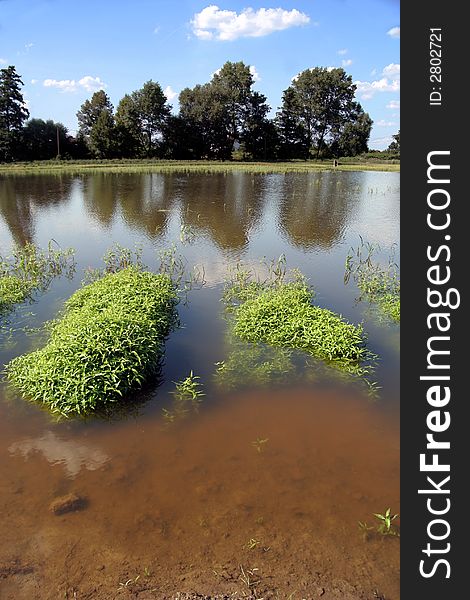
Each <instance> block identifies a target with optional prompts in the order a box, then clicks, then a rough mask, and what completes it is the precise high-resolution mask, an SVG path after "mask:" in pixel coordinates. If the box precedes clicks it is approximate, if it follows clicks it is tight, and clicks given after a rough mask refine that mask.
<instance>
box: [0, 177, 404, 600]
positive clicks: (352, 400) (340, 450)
mask: <svg viewBox="0 0 470 600" xmlns="http://www.w3.org/2000/svg"><path fill="white" fill-rule="evenodd" d="M182 226H183V240H182V239H181V227H182ZM359 236H362V238H363V239H364V240H365V241H368V242H372V243H380V244H381V245H382V247H383V252H382V256H384V257H386V256H387V255H388V252H389V251H390V248H391V246H392V244H394V243H396V242H398V239H399V175H398V174H396V173H377V172H357V173H356V172H321V173H312V174H286V175H283V174H273V175H258V174H256V175H253V174H244V173H231V174H212V175H195V174H191V175H186V174H165V175H161V174H135V175H134V174H120V175H116V174H93V175H83V176H67V175H60V176H28V177H9V178H0V250H1V251H2V253H8V250H9V248H10V246H11V244H12V242H13V241H15V242H18V243H24V242H25V241H33V242H35V243H37V244H39V245H41V246H45V245H46V244H47V242H48V241H49V240H50V239H54V240H56V241H57V243H59V244H60V245H61V246H62V247H66V246H72V247H74V248H75V249H76V252H77V272H76V276H75V278H74V279H73V280H71V281H69V280H67V279H64V278H62V279H58V280H56V281H54V282H53V284H52V285H51V287H50V289H49V291H48V292H46V293H45V294H43V295H42V296H41V297H40V298H38V299H37V302H35V303H33V304H31V305H29V306H25V307H22V308H21V309H20V310H18V311H17V312H16V313H15V314H14V315H12V317H11V323H10V325H11V326H13V327H14V326H16V325H18V324H21V325H28V326H38V325H40V324H41V323H42V322H43V321H45V320H47V319H49V318H51V317H53V316H54V315H55V314H56V312H57V310H58V309H59V308H60V306H61V304H62V302H63V300H64V299H66V298H67V297H68V296H69V295H70V294H71V293H72V292H73V291H74V290H75V289H76V288H77V287H78V286H79V285H80V280H81V278H82V276H83V271H84V269H86V268H87V267H98V266H100V264H101V257H102V255H103V254H104V252H105V251H106V249H107V248H109V247H110V246H111V245H112V244H113V243H114V242H119V243H121V244H123V245H125V246H128V247H129V246H133V245H134V244H135V243H139V244H141V245H142V246H143V248H144V260H145V262H146V263H147V264H148V265H149V266H150V267H152V266H153V265H156V263H157V258H156V252H157V251H158V250H161V249H164V248H168V247H169V246H170V245H171V243H173V242H174V243H176V245H177V248H178V251H179V252H181V253H182V254H183V255H184V256H185V258H186V260H187V263H188V269H190V268H191V267H192V266H194V265H197V266H198V268H199V270H201V271H202V270H203V271H204V274H205V279H206V285H205V286H204V287H203V288H202V289H194V290H193V291H191V292H190V293H189V296H188V300H189V302H188V304H187V305H183V304H180V306H179V312H180V317H181V320H182V323H183V325H184V327H182V328H181V329H179V330H177V331H176V332H174V333H173V334H172V335H171V336H170V338H169V340H168V342H167V345H166V359H165V364H164V366H163V371H162V378H161V381H159V382H158V385H157V383H156V384H154V385H149V386H147V387H146V389H145V390H143V391H142V392H141V393H139V394H136V397H135V398H134V399H133V400H134V403H133V408H132V409H131V408H129V409H128V410H127V409H126V410H124V411H121V413H120V415H119V416H116V418H115V419H113V420H111V421H103V420H93V419H90V420H87V421H85V422H79V421H68V422H62V423H56V422H55V421H54V419H52V418H51V417H50V416H49V415H48V414H47V412H45V411H44V410H41V409H40V408H38V407H36V406H33V405H30V404H27V403H26V402H24V401H23V400H22V399H21V398H18V397H17V396H16V395H15V394H14V392H12V390H10V389H8V388H7V387H6V386H5V385H3V387H0V401H1V402H0V448H1V452H0V481H1V484H0V485H1V489H2V494H1V504H2V506H1V509H2V515H3V519H2V523H1V526H0V529H1V531H0V535H1V538H2V540H3V543H2V545H1V549H0V575H2V576H1V577H0V595H1V594H3V595H1V597H2V598H3V596H5V597H6V598H10V597H11V598H23V597H24V598H31V597H38V598H49V597H50V598H58V597H70V598H73V597H74V595H73V594H76V597H77V598H88V597H89V598H112V597H114V595H116V597H120V596H121V595H122V596H123V597H126V594H135V595H136V597H142V598H146V597H149V598H153V597H155V598H164V597H171V594H174V593H176V592H178V591H199V592H201V593H215V592H220V593H222V592H225V593H228V592H233V593H235V592H238V594H239V595H240V596H241V595H242V594H243V593H245V594H247V593H248V592H249V591H250V590H251V591H252V592H253V591H254V590H256V593H257V594H258V597H262V596H263V595H264V597H276V596H275V595H273V594H274V593H275V592H277V593H278V597H281V598H282V597H286V598H287V597H288V596H289V594H292V593H295V594H294V595H293V596H292V598H300V597H302V598H307V597H318V596H319V595H322V596H323V597H324V598H339V597H343V598H361V597H372V594H374V593H377V594H379V595H378V596H376V597H380V594H382V595H384V596H385V597H386V598H387V599H396V598H398V579H399V574H398V549H399V540H398V539H397V538H383V537H380V536H369V537H368V539H366V540H365V539H363V536H362V535H361V532H360V531H359V528H358V521H367V522H369V523H370V524H371V525H372V524H373V522H374V517H373V516H372V513H374V512H383V511H384V510H385V509H386V508H388V507H389V506H390V507H392V510H393V511H394V512H399V397H398V383H399V381H398V380H399V328H398V327H397V326H395V325H390V324H384V323H381V322H379V321H378V320H377V318H376V315H375V313H374V311H373V310H371V309H370V307H368V306H367V305H365V304H364V303H358V302H356V298H357V296H358V291H357V289H356V288H355V286H354V284H353V282H351V283H349V284H348V285H347V286H345V285H344V283H343V274H344V262H345V258H346V255H347V253H348V250H349V249H350V247H351V246H358V245H359V243H360V237H359ZM281 253H284V254H285V256H286V259H287V265H288V267H297V268H299V269H300V270H301V271H302V272H303V273H304V274H305V275H307V276H308V277H309V279H310V282H311V283H312V284H313V286H314V288H315V290H316V301H317V302H318V303H319V304H320V305H321V306H325V307H328V308H330V309H332V310H335V311H337V312H340V313H341V314H343V315H344V316H345V317H346V318H347V319H349V320H351V321H352V322H359V321H363V322H364V328H365V330H366V332H367V334H368V339H369V342H368V343H369V347H370V348H371V349H372V350H373V351H374V352H375V353H377V354H378V355H379V357H380V361H379V364H378V367H377V373H376V379H377V380H378V383H379V385H380V386H381V390H380V398H379V399H376V400H374V401H372V400H371V399H370V398H369V397H368V396H367V395H366V394H365V393H364V392H363V391H361V390H360V389H355V388H354V389H353V388H352V387H351V386H350V385H347V384H344V383H341V382H335V380H334V379H333V380H332V379H331V378H328V379H325V375H324V373H323V371H322V370H321V369H316V368H315V367H310V368H308V369H306V370H305V369H304V370H303V371H302V373H303V374H304V375H306V376H305V377H294V376H293V375H292V374H289V375H288V377H287V378H286V381H284V382H282V384H280V385H276V386H271V387H266V386H264V387H260V386H257V385H256V384H255V383H254V382H253V381H249V380H248V378H247V377H245V378H242V379H244V380H242V381H238V382H235V384H236V385H235V388H234V389H230V390H229V389H226V386H224V385H223V384H224V382H223V381H222V385H221V382H220V380H217V378H215V376H214V373H215V370H216V367H215V363H216V362H218V361H221V360H225V361H228V360H229V358H230V353H231V352H232V351H234V348H233V345H231V344H230V340H228V339H227V336H226V322H225V320H224V318H223V305H222V303H221V302H220V297H221V292H222V287H223V279H224V277H225V275H226V273H227V269H228V268H229V267H230V266H231V265H234V264H235V263H236V261H237V260H239V259H241V260H243V262H245V263H246V264H249V265H252V266H253V267H256V268H258V267H259V264H260V260H261V259H262V258H263V257H267V258H268V259H271V258H277V257H278V256H279V255H280V254H281ZM31 312H32V313H34V314H33V315H31V314H30V313H31ZM37 343H38V340H37V339H36V338H35V336H31V335H25V334H24V333H21V332H17V333H16V334H15V335H14V337H13V339H12V340H10V341H9V343H8V345H3V347H2V349H0V362H1V363H2V364H4V363H6V362H7V361H8V360H10V359H11V358H12V357H13V356H16V355H18V354H20V353H21V352H24V351H26V350H27V349H29V348H31V347H32V345H34V344H37ZM247 352H249V349H248V350H246V349H245V350H244V349H243V348H241V349H240V348H238V353H237V354H236V355H234V358H235V360H236V361H239V362H240V365H241V364H242V363H243V360H245V363H246V364H244V365H243V368H244V369H248V371H249V370H250V360H252V356H251V355H250V354H249V353H247ZM297 360H298V361H299V360H300V361H301V360H302V357H297ZM190 370H193V371H194V372H195V373H196V374H197V375H199V376H200V377H201V381H202V382H203V384H204V391H205V393H206V396H205V397H204V399H203V401H202V402H201V404H200V405H199V407H198V410H193V409H192V408H191V407H189V409H188V410H187V411H185V412H184V413H181V411H179V412H178V407H177V406H175V404H174V401H173V397H172V396H171V394H170V392H171V391H172V389H174V386H173V384H172V382H173V381H176V380H180V379H183V378H184V377H186V376H187V375H188V373H189V371H190ZM248 371H247V372H248ZM225 383H226V382H225ZM163 409H166V410H167V411H169V413H170V414H171V415H173V416H174V417H175V418H174V420H173V421H171V422H170V421H169V419H168V413H167V418H165V416H164V413H163ZM178 416H179V417H181V418H178ZM256 440H267V441H266V442H259V441H258V443H256ZM253 442H255V443H253ZM69 492H75V493H77V494H80V495H81V496H83V497H84V498H86V500H87V504H86V506H85V507H84V508H83V510H81V511H77V512H74V513H69V514H65V515H63V516H55V515H53V514H52V513H51V512H50V510H49V504H50V503H51V501H52V500H53V499H54V498H56V497H58V496H62V495H65V494H67V493H69ZM250 540H251V542H250ZM249 546H251V548H249ZM249 571H251V575H250V574H249ZM138 576H140V577H138ZM136 577H138V579H137V580H136ZM321 590H324V592H323V593H322V592H321ZM146 594H147V595H146ZM269 594H271V596H270V595H269ZM335 594H336V595H335ZM348 594H349V595H348ZM361 594H364V595H363V596H361ZM367 595H368V596H367ZM129 597H131V596H129Z"/></svg>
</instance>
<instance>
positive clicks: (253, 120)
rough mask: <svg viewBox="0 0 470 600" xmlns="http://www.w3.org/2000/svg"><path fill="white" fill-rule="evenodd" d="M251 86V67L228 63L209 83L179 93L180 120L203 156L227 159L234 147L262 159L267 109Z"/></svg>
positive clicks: (264, 100)
mask: <svg viewBox="0 0 470 600" xmlns="http://www.w3.org/2000/svg"><path fill="white" fill-rule="evenodd" d="M253 84H254V80H253V75H252V73H251V72H250V67H248V66H247V65H245V64H244V63H243V62H236V63H232V62H230V61H228V62H226V63H225V64H224V65H223V67H222V68H221V69H219V71H217V72H216V73H215V74H214V76H213V77H212V80H211V81H210V82H209V83H206V84H204V85H196V86H195V87H194V88H193V89H190V88H186V89H185V90H183V91H182V92H181V94H180V97H179V101H180V116H181V117H182V118H183V119H184V120H185V121H186V123H187V124H188V126H189V127H190V128H191V129H193V131H194V133H195V139H198V140H199V147H200V150H201V153H202V155H203V156H205V157H207V158H219V159H222V160H226V159H230V158H231V156H232V151H233V148H234V145H235V144H237V143H238V144H242V145H244V147H245V149H246V150H247V151H248V152H249V153H250V154H252V153H253V152H254V153H255V154H258V155H263V153H264V145H265V142H266V143H267V141H268V137H267V134H266V131H265V129H266V130H267V120H266V114H267V113H268V112H269V106H268V105H267V104H266V97H265V96H263V94H260V93H259V92H254V91H253V90H252V86H253Z"/></svg>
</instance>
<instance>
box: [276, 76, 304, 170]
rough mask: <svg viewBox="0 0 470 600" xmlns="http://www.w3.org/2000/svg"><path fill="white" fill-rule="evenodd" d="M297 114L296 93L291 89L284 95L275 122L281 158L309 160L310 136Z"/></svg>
mask: <svg viewBox="0 0 470 600" xmlns="http://www.w3.org/2000/svg"><path fill="white" fill-rule="evenodd" d="M297 112H298V111H297V98H296V93H295V90H294V89H293V88H291V87H289V88H287V90H285V91H284V93H283V95H282V107H281V109H280V110H279V111H278V112H277V114H276V118H275V120H274V123H275V125H276V129H277V133H278V136H279V150H278V155H279V158H284V159H291V158H308V156H309V152H310V147H309V142H308V136H307V135H306V133H305V129H304V124H303V123H302V121H301V119H299V118H298V116H297Z"/></svg>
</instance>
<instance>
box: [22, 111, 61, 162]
mask: <svg viewBox="0 0 470 600" xmlns="http://www.w3.org/2000/svg"><path fill="white" fill-rule="evenodd" d="M57 138H58V142H59V143H58V144H57ZM22 146H23V148H22V158H24V159H26V160H50V159H52V158H56V157H57V155H58V154H60V155H66V154H69V153H70V146H71V144H70V141H69V138H68V135H67V129H66V128H65V127H64V125H62V123H54V121H52V120H51V119H49V120H47V121H44V120H43V119H30V120H29V121H28V122H27V123H26V125H25V127H24V129H23V144H22Z"/></svg>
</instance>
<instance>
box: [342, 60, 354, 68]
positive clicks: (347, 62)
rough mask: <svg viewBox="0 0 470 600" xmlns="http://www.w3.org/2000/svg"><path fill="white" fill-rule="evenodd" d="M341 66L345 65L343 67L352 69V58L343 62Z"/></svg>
mask: <svg viewBox="0 0 470 600" xmlns="http://www.w3.org/2000/svg"><path fill="white" fill-rule="evenodd" d="M341 64H342V65H343V67H350V66H351V65H352V64H353V61H352V60H351V59H350V58H348V59H346V60H342V61H341Z"/></svg>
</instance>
